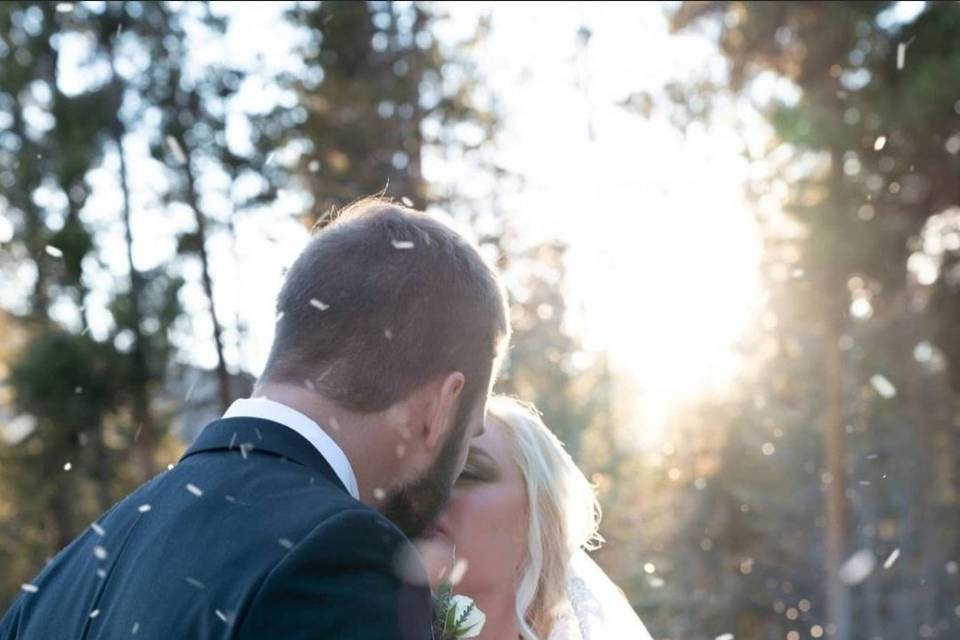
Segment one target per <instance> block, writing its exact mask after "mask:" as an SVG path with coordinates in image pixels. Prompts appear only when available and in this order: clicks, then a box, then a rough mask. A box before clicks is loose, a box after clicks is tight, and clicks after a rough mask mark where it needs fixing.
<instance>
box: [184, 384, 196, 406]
mask: <svg viewBox="0 0 960 640" xmlns="http://www.w3.org/2000/svg"><path fill="white" fill-rule="evenodd" d="M195 386H197V381H196V380H194V381H193V382H192V383H191V384H190V388H189V389H187V395H186V396H184V398H183V401H184V402H190V396H192V395H193V388H194V387H195Z"/></svg>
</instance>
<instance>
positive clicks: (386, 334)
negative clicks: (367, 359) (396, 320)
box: [383, 329, 393, 340]
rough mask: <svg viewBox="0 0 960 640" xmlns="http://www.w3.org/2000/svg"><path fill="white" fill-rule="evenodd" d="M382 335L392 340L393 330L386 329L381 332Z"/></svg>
mask: <svg viewBox="0 0 960 640" xmlns="http://www.w3.org/2000/svg"><path fill="white" fill-rule="evenodd" d="M383 337H385V338H386V339H387V340H393V331H390V329H387V330H386V331H384V332H383Z"/></svg>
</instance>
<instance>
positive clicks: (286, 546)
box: [277, 538, 293, 549]
mask: <svg viewBox="0 0 960 640" xmlns="http://www.w3.org/2000/svg"><path fill="white" fill-rule="evenodd" d="M277 542H279V543H280V546H281V547H283V548H284V549H293V542H291V541H290V540H287V539H286V538H280V539H279V540H277Z"/></svg>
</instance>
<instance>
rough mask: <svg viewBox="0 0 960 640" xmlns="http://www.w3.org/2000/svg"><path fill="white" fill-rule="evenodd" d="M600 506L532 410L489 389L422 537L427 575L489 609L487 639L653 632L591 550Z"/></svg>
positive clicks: (608, 637)
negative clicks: (450, 486) (479, 422)
mask: <svg viewBox="0 0 960 640" xmlns="http://www.w3.org/2000/svg"><path fill="white" fill-rule="evenodd" d="M599 516H600V510H599V505H598V504H597V500H596V497H595V496H594V493H593V490H592V488H591V486H590V484H589V483H588V482H587V479H586V478H585V477H584V476H583V473H582V472H581V471H580V470H579V469H578V468H577V467H576V465H575V464H574V463H573V460H572V459H571V458H570V456H569V455H568V454H567V453H566V451H565V450H564V449H563V445H562V444H561V443H560V441H559V440H558V439H557V438H556V437H555V436H554V435H553V434H552V433H551V432H550V430H549V429H547V427H546V426H545V425H544V424H543V422H542V421H541V420H540V418H539V416H538V415H537V413H536V411H535V410H534V409H533V408H532V407H529V406H527V405H524V404H522V403H520V402H518V401H516V400H512V399H510V398H505V397H496V398H493V399H491V401H490V403H489V406H488V418H487V422H486V425H485V430H484V433H483V434H482V435H481V436H479V437H478V438H476V439H475V440H474V441H473V444H472V445H471V448H470V453H469V455H468V458H467V463H466V466H465V467H464V470H463V473H462V474H461V475H460V477H459V479H458V481H457V484H456V486H455V487H454V490H453V493H452V494H451V498H450V503H449V504H448V506H447V508H446V510H445V511H444V513H443V514H442V515H441V516H440V517H439V518H438V519H437V521H436V523H435V524H434V525H433V526H432V527H431V528H430V529H429V530H428V531H427V532H426V533H425V534H424V536H423V537H422V538H421V539H420V540H418V541H417V546H418V547H419V549H420V551H421V554H422V556H423V558H424V562H425V565H426V567H427V571H428V573H429V576H430V581H431V585H432V586H434V587H436V586H437V585H438V584H440V583H441V582H443V581H449V582H453V583H455V586H454V592H456V593H458V594H463V595H465V596H468V597H470V598H472V599H473V600H474V601H475V602H476V605H477V608H478V609H480V611H482V612H483V613H484V614H485V615H486V622H485V624H484V626H483V630H482V632H481V633H480V635H479V636H478V637H479V638H480V639H481V640H506V639H514V638H522V639H523V640H614V639H620V638H624V639H630V640H634V639H635V640H650V635H649V634H648V633H647V631H646V629H645V628H644V626H643V624H642V623H641V622H640V619H639V618H638V617H637V615H636V613H634V611H633V609H632V608H631V606H630V604H629V603H628V602H627V600H626V598H625V597H624V595H623V593H622V592H621V591H620V590H619V589H618V588H617V587H616V585H614V584H613V582H611V581H610V579H609V578H608V577H607V575H606V574H605V573H604V572H603V571H602V570H601V569H600V568H599V567H598V566H597V565H596V564H595V563H594V562H593V560H591V559H590V557H589V556H588V555H587V554H586V552H585V551H586V550H593V549H596V548H597V547H598V546H599V543H600V541H601V538H600V536H599V534H598V532H597V526H598V523H599Z"/></svg>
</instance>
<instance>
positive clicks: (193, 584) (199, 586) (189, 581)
mask: <svg viewBox="0 0 960 640" xmlns="http://www.w3.org/2000/svg"><path fill="white" fill-rule="evenodd" d="M185 579H186V581H187V584H189V585H190V586H191V587H196V588H197V589H206V588H207V586H206V585H205V584H203V583H202V582H200V581H199V580H197V579H196V578H191V577H190V576H187V577H186V578H185Z"/></svg>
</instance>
